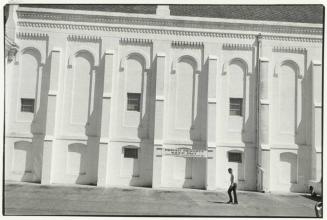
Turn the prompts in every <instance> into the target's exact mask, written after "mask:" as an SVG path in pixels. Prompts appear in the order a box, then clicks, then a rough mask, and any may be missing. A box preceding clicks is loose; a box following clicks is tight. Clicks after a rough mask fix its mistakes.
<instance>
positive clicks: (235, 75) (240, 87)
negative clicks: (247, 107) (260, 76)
mask: <svg viewBox="0 0 327 220" xmlns="http://www.w3.org/2000/svg"><path fill="white" fill-rule="evenodd" d="M229 82H230V86H229V96H230V97H232V98H243V96H244V66H243V63H241V62H240V61H238V60H236V61H233V62H231V64H230V66H229Z"/></svg>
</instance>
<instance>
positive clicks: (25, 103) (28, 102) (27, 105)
mask: <svg viewBox="0 0 327 220" xmlns="http://www.w3.org/2000/svg"><path fill="white" fill-rule="evenodd" d="M20 111H21V112H31V113H34V99H21V108H20Z"/></svg>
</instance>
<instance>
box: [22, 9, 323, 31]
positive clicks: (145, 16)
mask: <svg viewBox="0 0 327 220" xmlns="http://www.w3.org/2000/svg"><path fill="white" fill-rule="evenodd" d="M63 10H64V11H65V12H63ZM17 11H27V12H49V13H58V14H74V15H92V16H97V15H98V16H112V17H127V18H143V19H151V18H152V19H156V20H166V21H169V20H175V21H176V20H180V21H183V20H184V21H189V22H199V21H203V22H208V23H210V22H220V23H233V24H237V23H238V24H244V25H251V24H253V25H274V26H288V27H295V28H296V27H298V28H301V27H303V28H304V27H310V28H321V29H322V28H323V24H317V23H302V22H285V21H258V20H247V19H231V18H207V17H193V16H192V17H191V16H172V15H171V16H167V17H161V16H158V15H156V14H137V13H121V12H103V11H89V10H72V9H49V8H30V7H21V6H19V8H18V9H17Z"/></svg>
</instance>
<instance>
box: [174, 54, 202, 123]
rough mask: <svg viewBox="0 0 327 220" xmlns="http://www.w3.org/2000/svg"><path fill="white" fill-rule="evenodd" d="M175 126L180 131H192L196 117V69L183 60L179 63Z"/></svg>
mask: <svg viewBox="0 0 327 220" xmlns="http://www.w3.org/2000/svg"><path fill="white" fill-rule="evenodd" d="M176 69H177V74H176V105H175V126H176V128H179V129H190V128H191V126H192V120H193V118H192V117H194V112H193V111H194V106H196V104H195V103H194V101H195V96H197V94H196V92H195V77H196V76H195V72H194V71H195V69H194V63H193V62H192V61H191V60H189V59H183V60H181V61H180V62H179V63H177V67H176Z"/></svg>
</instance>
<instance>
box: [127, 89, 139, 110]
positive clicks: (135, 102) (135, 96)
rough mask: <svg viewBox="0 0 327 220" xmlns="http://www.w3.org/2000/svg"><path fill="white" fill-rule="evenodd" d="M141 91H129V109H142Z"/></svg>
mask: <svg viewBox="0 0 327 220" xmlns="http://www.w3.org/2000/svg"><path fill="white" fill-rule="evenodd" d="M140 100H141V94H140V93H127V111H138V112H139V111H140Z"/></svg>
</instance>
